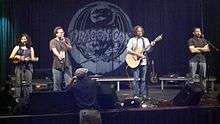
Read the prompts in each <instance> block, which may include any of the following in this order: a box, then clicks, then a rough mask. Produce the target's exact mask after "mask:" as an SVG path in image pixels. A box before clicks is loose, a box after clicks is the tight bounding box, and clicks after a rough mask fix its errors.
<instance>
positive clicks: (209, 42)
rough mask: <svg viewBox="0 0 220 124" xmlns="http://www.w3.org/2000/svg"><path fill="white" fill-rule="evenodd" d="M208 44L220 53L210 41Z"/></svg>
mask: <svg viewBox="0 0 220 124" xmlns="http://www.w3.org/2000/svg"><path fill="white" fill-rule="evenodd" d="M207 43H208V44H209V45H210V46H211V47H212V48H214V49H215V51H219V49H218V48H217V47H215V46H214V45H213V44H212V43H211V42H210V41H207Z"/></svg>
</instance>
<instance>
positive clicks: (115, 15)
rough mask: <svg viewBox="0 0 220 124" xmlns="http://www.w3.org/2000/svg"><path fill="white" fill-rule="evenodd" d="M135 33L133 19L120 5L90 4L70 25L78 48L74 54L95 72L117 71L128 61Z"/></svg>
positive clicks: (70, 34) (75, 57) (72, 38)
mask: <svg viewBox="0 0 220 124" xmlns="http://www.w3.org/2000/svg"><path fill="white" fill-rule="evenodd" d="M131 30H132V25H131V21H130V19H129V18H128V16H127V15H126V14H125V13H124V12H123V11H122V10H121V9H120V8H119V7H118V6H116V5H114V4H111V3H108V2H103V1H98V2H94V3H90V4H88V5H86V6H85V7H84V8H82V9H80V10H79V11H78V12H77V13H76V14H75V15H74V16H73V18H72V20H71V22H70V24H69V28H68V35H69V38H70V39H71V41H72V42H73V44H74V45H75V46H76V50H74V51H73V52H72V53H71V55H72V56H73V58H74V59H75V60H76V62H77V63H79V64H81V65H82V66H83V67H85V68H88V69H89V70H90V71H92V72H93V73H105V72H110V71H113V70H115V69H117V68H118V67H119V66H120V65H121V64H122V63H123V62H124V57H125V54H126V50H125V49H126V45H127V41H128V39H129V33H130V32H131Z"/></svg>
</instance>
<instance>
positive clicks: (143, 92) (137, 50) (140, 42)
mask: <svg viewBox="0 0 220 124" xmlns="http://www.w3.org/2000/svg"><path fill="white" fill-rule="evenodd" d="M133 32H134V35H135V37H132V38H131V39H129V41H128V44H127V52H128V54H127V56H126V62H127V64H128V66H129V67H130V68H132V70H133V77H134V81H133V90H134V98H139V97H144V98H146V97H148V86H147V85H146V84H148V83H146V72H147V58H146V56H145V55H144V52H145V51H147V50H149V49H150V46H153V45H154V44H155V42H151V43H150V42H149V40H148V38H146V37H143V35H144V29H143V27H141V26H139V25H137V26H135V27H134V30H133ZM130 57H131V58H132V59H135V60H137V61H136V62H131V61H129V60H131V59H129V58H130ZM139 79H140V80H139Z"/></svg>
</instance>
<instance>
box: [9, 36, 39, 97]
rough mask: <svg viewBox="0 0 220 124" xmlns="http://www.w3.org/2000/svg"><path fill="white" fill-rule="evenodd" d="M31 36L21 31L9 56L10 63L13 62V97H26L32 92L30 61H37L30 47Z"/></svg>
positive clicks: (31, 67)
mask: <svg viewBox="0 0 220 124" xmlns="http://www.w3.org/2000/svg"><path fill="white" fill-rule="evenodd" d="M31 44H32V42H31V38H30V37H29V36H28V35H27V34H26V33H23V34H21V35H20V36H19V37H18V40H17V45H16V46H15V47H14V49H13V51H12V52H11V55H10V57H9V59H10V60H12V63H14V64H15V76H16V84H15V88H16V91H15V97H17V98H20V97H24V98H27V97H28V95H29V92H32V85H31V81H32V73H33V65H32V62H36V61H38V58H37V57H35V55H34V49H33V47H31Z"/></svg>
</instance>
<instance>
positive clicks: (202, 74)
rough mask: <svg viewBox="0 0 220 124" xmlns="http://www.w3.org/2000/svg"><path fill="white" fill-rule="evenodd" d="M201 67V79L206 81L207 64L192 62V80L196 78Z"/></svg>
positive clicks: (190, 64)
mask: <svg viewBox="0 0 220 124" xmlns="http://www.w3.org/2000/svg"><path fill="white" fill-rule="evenodd" d="M198 65H199V77H200V78H201V79H204V78H205V77H206V63H205V62H190V63H189V66H190V74H191V76H192V78H195V75H196V71H197V67H198Z"/></svg>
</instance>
